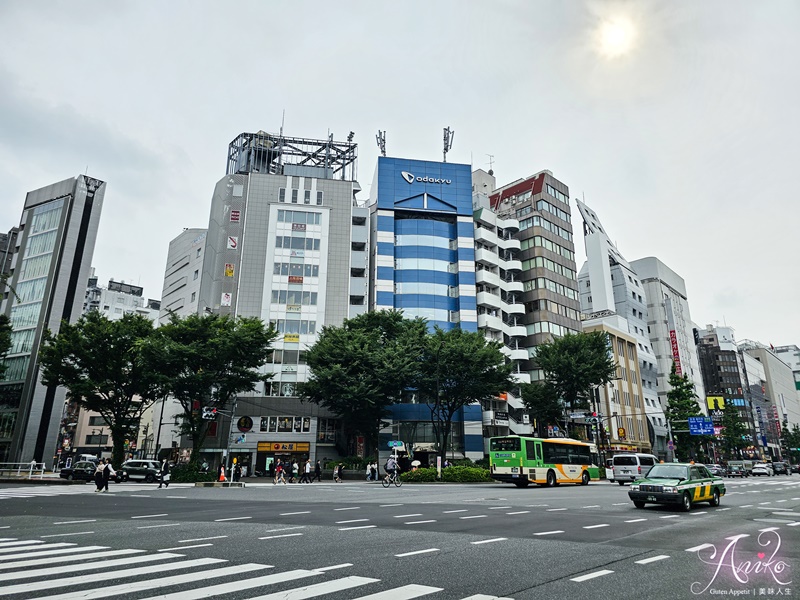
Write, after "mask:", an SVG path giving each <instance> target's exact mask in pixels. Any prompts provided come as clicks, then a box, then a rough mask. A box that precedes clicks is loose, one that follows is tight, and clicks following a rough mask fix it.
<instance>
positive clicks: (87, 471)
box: [58, 460, 97, 481]
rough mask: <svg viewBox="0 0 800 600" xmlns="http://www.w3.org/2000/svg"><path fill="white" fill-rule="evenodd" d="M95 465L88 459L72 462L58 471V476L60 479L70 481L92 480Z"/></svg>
mask: <svg viewBox="0 0 800 600" xmlns="http://www.w3.org/2000/svg"><path fill="white" fill-rule="evenodd" d="M96 468H97V465H96V464H95V463H93V462H91V461H88V460H81V461H78V462H76V463H74V464H73V465H72V466H71V467H64V468H63V469H61V471H60V472H59V474H58V476H59V477H61V479H67V480H68V481H72V480H73V479H77V480H79V481H92V480H94V472H95V469H96Z"/></svg>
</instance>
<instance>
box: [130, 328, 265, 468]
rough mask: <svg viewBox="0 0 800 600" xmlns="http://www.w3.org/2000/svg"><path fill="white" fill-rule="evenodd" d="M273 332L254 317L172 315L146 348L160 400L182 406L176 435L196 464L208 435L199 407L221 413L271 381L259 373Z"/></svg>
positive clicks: (206, 424) (207, 423)
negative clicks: (181, 437) (187, 440)
mask: <svg viewBox="0 0 800 600" xmlns="http://www.w3.org/2000/svg"><path fill="white" fill-rule="evenodd" d="M276 336H277V332H276V331H275V329H274V328H273V327H272V326H269V327H267V326H265V325H264V322H263V321H261V319H258V318H255V317H237V318H234V317H229V316H220V315H217V314H206V315H202V316H201V315H196V314H195V315H189V316H187V317H184V318H181V317H178V316H176V315H173V316H172V317H171V318H170V321H169V322H168V323H166V324H164V325H162V326H161V327H159V328H158V330H157V335H156V336H154V337H153V338H152V339H151V340H149V343H148V344H147V351H146V357H147V360H148V361H149V364H151V365H152V366H153V368H154V369H158V372H159V374H160V381H159V384H160V389H161V392H162V394H163V396H165V397H166V396H172V397H173V398H175V399H176V400H177V401H178V402H179V403H180V405H181V408H182V410H183V412H182V413H181V414H180V415H178V419H179V421H180V426H179V427H180V431H181V433H182V434H185V435H187V436H189V438H190V439H191V441H192V453H191V457H190V459H189V461H190V463H192V464H197V462H198V460H199V458H200V450H201V449H202V447H203V444H204V443H205V440H206V436H207V434H208V429H209V422H208V421H205V420H203V414H202V410H201V409H202V408H203V407H210V408H216V409H217V410H221V411H224V410H225V409H226V408H228V406H229V404H230V402H231V400H232V399H233V398H234V396H236V394H240V393H243V392H251V391H254V390H255V389H256V384H258V383H262V382H263V383H266V382H267V381H269V379H270V378H271V377H272V375H271V374H267V373H264V372H262V371H261V370H260V368H261V367H262V366H263V365H264V364H265V363H266V362H267V360H268V359H269V357H270V356H271V355H272V347H271V344H272V342H273V341H274V340H275V338H276Z"/></svg>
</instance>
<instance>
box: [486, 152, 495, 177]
mask: <svg viewBox="0 0 800 600" xmlns="http://www.w3.org/2000/svg"><path fill="white" fill-rule="evenodd" d="M486 156H488V157H489V175H494V169H493V168H492V167H493V166H494V154H487V155H486Z"/></svg>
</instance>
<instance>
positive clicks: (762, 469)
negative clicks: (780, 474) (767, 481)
mask: <svg viewBox="0 0 800 600" xmlns="http://www.w3.org/2000/svg"><path fill="white" fill-rule="evenodd" d="M750 474H751V475H753V476H754V477H755V476H756V475H758V476H759V477H761V476H762V475H764V476H767V477H771V476H772V475H774V473H773V472H772V467H770V466H769V465H766V464H763V463H762V464H757V465H753V469H752V470H751V471H750Z"/></svg>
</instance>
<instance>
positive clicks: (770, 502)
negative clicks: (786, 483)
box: [759, 502, 772, 504]
mask: <svg viewBox="0 0 800 600" xmlns="http://www.w3.org/2000/svg"><path fill="white" fill-rule="evenodd" d="M759 504H772V502H759Z"/></svg>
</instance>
